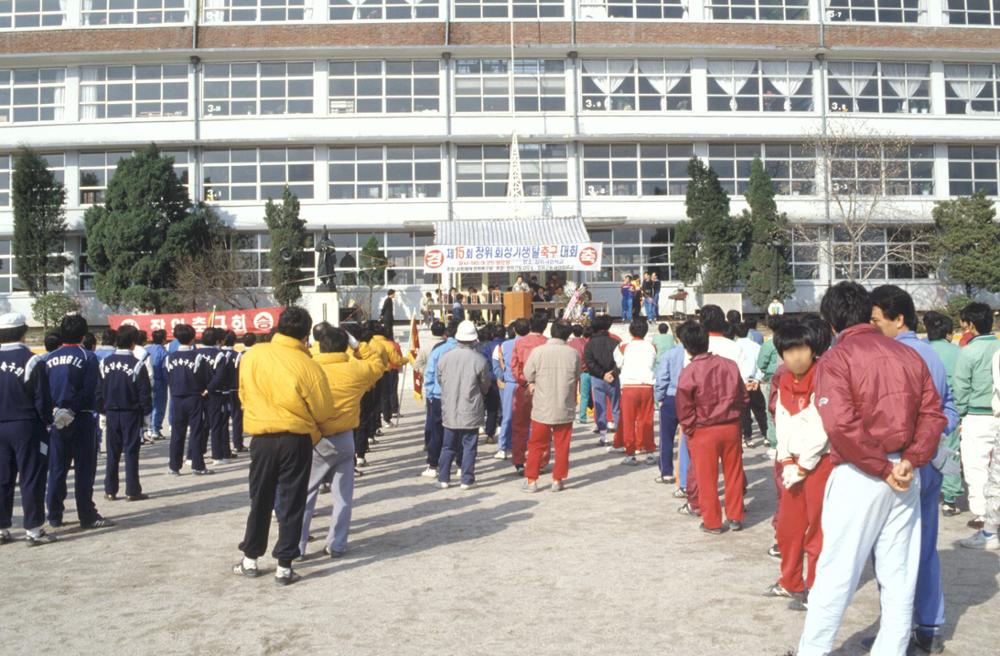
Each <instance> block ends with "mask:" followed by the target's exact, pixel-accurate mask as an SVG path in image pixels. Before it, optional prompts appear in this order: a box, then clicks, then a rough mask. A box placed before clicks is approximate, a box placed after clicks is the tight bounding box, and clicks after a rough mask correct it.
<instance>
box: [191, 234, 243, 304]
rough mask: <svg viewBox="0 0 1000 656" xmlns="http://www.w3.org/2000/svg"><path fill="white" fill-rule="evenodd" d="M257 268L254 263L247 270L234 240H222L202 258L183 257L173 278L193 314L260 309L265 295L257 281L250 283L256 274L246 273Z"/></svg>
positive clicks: (202, 255)
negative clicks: (210, 309) (217, 308)
mask: <svg viewBox="0 0 1000 656" xmlns="http://www.w3.org/2000/svg"><path fill="white" fill-rule="evenodd" d="M255 268H256V265H255V264H253V263H251V264H250V265H247V266H244V264H243V262H242V260H241V254H240V252H239V251H238V250H237V249H236V248H235V247H234V245H233V243H232V240H231V239H229V238H220V239H217V240H216V241H215V242H213V244H212V246H211V247H210V248H209V249H208V251H206V252H205V253H203V254H200V255H197V256H193V255H184V256H182V257H181V259H180V260H179V261H178V263H177V272H176V275H175V278H174V287H175V291H176V293H177V296H178V297H179V298H180V299H181V300H182V301H183V303H184V305H185V306H188V307H190V309H191V310H192V311H196V310H198V309H199V307H203V308H206V309H207V308H208V307H209V306H212V305H222V306H223V307H231V308H237V309H243V308H244V307H247V306H249V307H258V306H259V304H260V301H261V295H262V293H261V290H260V288H259V287H257V284H256V282H257V281H256V279H251V278H253V277H254V276H253V274H252V273H250V272H248V271H247V269H255Z"/></svg>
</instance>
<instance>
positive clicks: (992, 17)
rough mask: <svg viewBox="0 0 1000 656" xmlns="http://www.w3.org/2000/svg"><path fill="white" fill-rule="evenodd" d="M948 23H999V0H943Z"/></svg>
mask: <svg viewBox="0 0 1000 656" xmlns="http://www.w3.org/2000/svg"><path fill="white" fill-rule="evenodd" d="M944 5H945V8H944V13H945V16H946V19H945V22H947V23H948V24H949V25H1000V0H945V1H944Z"/></svg>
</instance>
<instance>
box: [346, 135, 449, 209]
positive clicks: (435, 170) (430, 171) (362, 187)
mask: <svg viewBox="0 0 1000 656" xmlns="http://www.w3.org/2000/svg"><path fill="white" fill-rule="evenodd" d="M440 197H441V147H440V146H347V147H331V148H330V199H331V200H346V199H355V200H385V199H394V198H440Z"/></svg>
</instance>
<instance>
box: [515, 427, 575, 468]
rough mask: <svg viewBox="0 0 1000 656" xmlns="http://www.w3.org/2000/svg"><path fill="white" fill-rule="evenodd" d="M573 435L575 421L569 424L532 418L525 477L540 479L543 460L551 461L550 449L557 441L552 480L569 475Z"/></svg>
mask: <svg viewBox="0 0 1000 656" xmlns="http://www.w3.org/2000/svg"><path fill="white" fill-rule="evenodd" d="M572 435H573V422H569V423H568V424H543V423H541V422H537V421H534V420H532V422H531V437H530V438H529V439H528V462H527V464H526V465H525V467H524V477H525V478H526V479H528V480H529V481H534V480H538V472H539V470H540V469H541V468H542V466H543V462H545V463H547V462H548V461H549V449H550V446H551V444H552V443H553V442H554V443H555V452H556V457H555V463H554V464H553V465H552V480H553V481H562V480H565V479H566V477H567V476H569V441H570V437H571V436H572Z"/></svg>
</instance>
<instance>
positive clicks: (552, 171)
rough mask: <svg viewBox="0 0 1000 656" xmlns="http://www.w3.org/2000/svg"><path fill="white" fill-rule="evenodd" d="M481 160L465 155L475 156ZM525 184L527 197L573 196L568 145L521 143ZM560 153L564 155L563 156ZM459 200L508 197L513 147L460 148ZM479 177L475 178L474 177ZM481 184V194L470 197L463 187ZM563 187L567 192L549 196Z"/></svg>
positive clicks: (457, 159)
mask: <svg viewBox="0 0 1000 656" xmlns="http://www.w3.org/2000/svg"><path fill="white" fill-rule="evenodd" d="M476 149H479V151H478V156H477V157H468V156H464V157H463V155H475V154H476ZM518 150H519V153H520V159H521V181H522V185H523V187H524V195H525V197H533V198H565V197H567V196H568V195H569V157H568V154H569V148H568V147H567V146H566V144H544V143H521V144H519V149H518ZM559 151H561V152H562V156H561V157H560V156H559ZM454 166H455V177H454V180H455V198H458V199H461V200H469V199H475V198H503V197H506V195H507V181H508V179H509V173H510V145H509V144H475V145H473V144H469V145H459V146H456V151H455V164H454ZM473 173H474V174H475V175H471V174H473ZM473 185H478V186H479V188H480V192H479V193H476V194H468V193H465V192H464V191H463V187H467V188H468V187H472V186H473ZM554 185H562V186H563V193H546V192H550V191H552V190H551V189H550V188H549V187H550V186H554Z"/></svg>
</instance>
